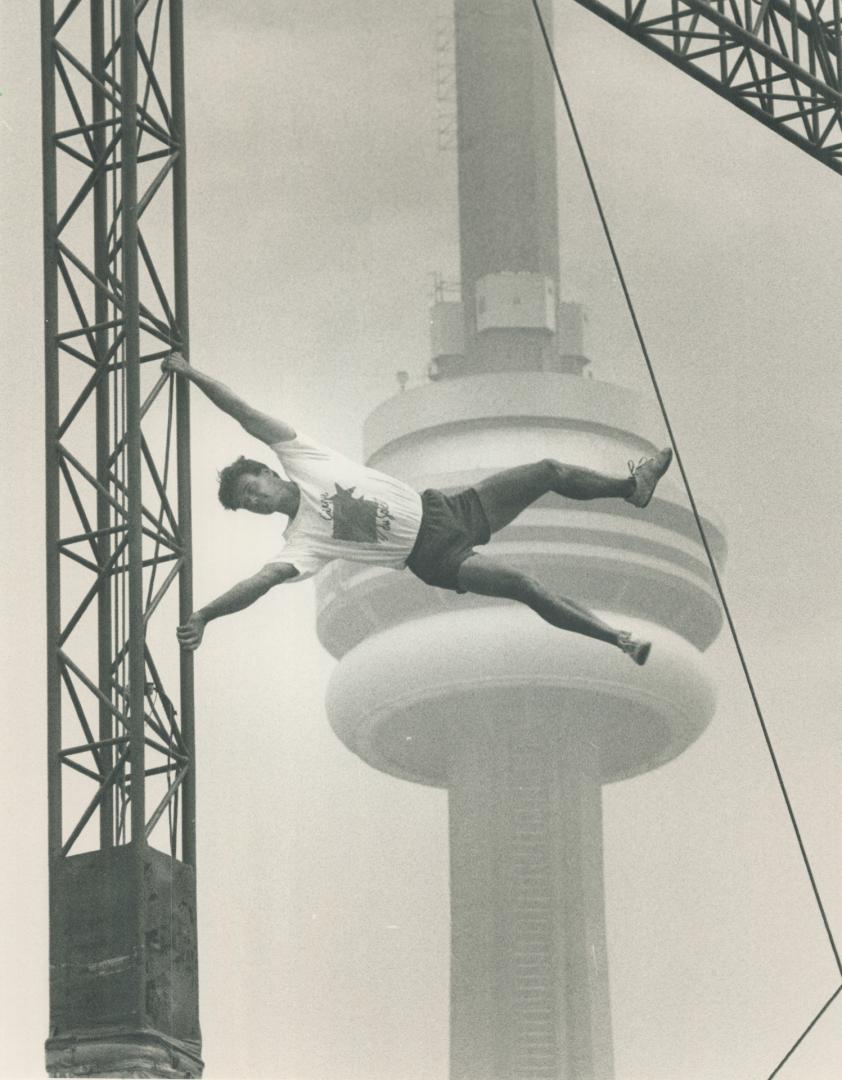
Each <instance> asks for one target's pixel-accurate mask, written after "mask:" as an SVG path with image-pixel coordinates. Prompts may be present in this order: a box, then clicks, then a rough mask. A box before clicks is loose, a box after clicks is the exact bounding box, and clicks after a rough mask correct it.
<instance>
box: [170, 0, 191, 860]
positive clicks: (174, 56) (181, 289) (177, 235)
mask: <svg viewBox="0 0 842 1080" xmlns="http://www.w3.org/2000/svg"><path fill="white" fill-rule="evenodd" d="M170 94H171V99H172V100H171V103H170V104H171V108H172V122H173V129H174V132H173V134H174V137H175V139H176V140H177V141H178V156H177V157H176V161H175V166H174V167H173V264H174V270H175V283H174V284H175V322H176V327H177V330H178V337H179V341H178V344H179V345H180V347H181V350H182V352H183V353H184V355H185V356H186V357H187V358H188V359H189V357H190V325H189V318H188V296H187V158H186V154H187V133H186V130H185V125H186V115H185V107H184V16H183V10H182V2H181V0H170ZM176 432H177V441H176V454H177V469H178V520H179V527H180V529H181V540H182V545H183V553H184V563H183V564H182V568H181V572H180V575H179V594H178V596H179V600H178V602H179V621H180V622H182V623H184V622H186V621H187V619H188V618H189V616H190V613H191V612H192V611H193V556H192V509H191V505H190V399H189V385H188V383H187V382H186V381H185V380H184V379H179V380H178V383H177V385H176ZM180 671H181V732H182V736H183V738H184V743H185V747H186V750H187V754H188V756H189V758H190V768H189V771H188V773H187V776H186V777H185V780H184V786H183V788H182V791H183V817H182V826H181V827H182V839H181V845H182V847H181V851H182V859H183V860H184V862H186V863H187V864H188V865H189V866H193V867H195V865H196V739H195V728H194V715H193V701H194V692H193V691H194V687H193V653H192V652H187V651H182V653H181V669H180Z"/></svg>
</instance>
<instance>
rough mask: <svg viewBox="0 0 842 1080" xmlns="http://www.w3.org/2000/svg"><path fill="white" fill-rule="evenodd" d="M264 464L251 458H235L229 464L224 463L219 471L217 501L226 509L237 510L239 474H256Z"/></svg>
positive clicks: (263, 467)
mask: <svg viewBox="0 0 842 1080" xmlns="http://www.w3.org/2000/svg"><path fill="white" fill-rule="evenodd" d="M265 468H266V466H265V465H264V464H263V462H261V461H255V460H254V459H253V458H247V457H243V456H242V455H241V456H240V457H238V458H237V460H236V461H235V462H233V463H232V464H231V465H226V466H225V468H224V469H221V470H220V472H219V501H220V502H221V503H222V505H223V506H224V507H225V509H226V510H237V509H239V504H238V503H237V501H236V498H237V481H238V480H239V479H240V477H241V476H256V475H257V474H258V473H261V472H263V470H264V469H265Z"/></svg>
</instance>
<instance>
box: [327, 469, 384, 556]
mask: <svg viewBox="0 0 842 1080" xmlns="http://www.w3.org/2000/svg"><path fill="white" fill-rule="evenodd" d="M335 486H336V494H335V495H331V497H330V502H332V503H333V538H334V540H351V541H355V542H356V543H358V544H371V543H376V542H377V540H378V536H377V503H376V502H375V501H374V500H373V499H366V498H365V496H363V495H360V496H358V497H357V498H355V497H354V492H355V491H356V488H355V487H351V488H343V487H340V485H339V484H336V485H335Z"/></svg>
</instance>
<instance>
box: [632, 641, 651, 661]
mask: <svg viewBox="0 0 842 1080" xmlns="http://www.w3.org/2000/svg"><path fill="white" fill-rule="evenodd" d="M651 652H652V642H651V641H647V642H646V643H645V645H643V647H642V648H641V650H640V652H639V653H638V654H637V655H636V656H635V657H634V662H635V663H636V664H637V665H638V666H639V667H643V665H644V664H645V663H646V661H647V660H648V659H649V653H651Z"/></svg>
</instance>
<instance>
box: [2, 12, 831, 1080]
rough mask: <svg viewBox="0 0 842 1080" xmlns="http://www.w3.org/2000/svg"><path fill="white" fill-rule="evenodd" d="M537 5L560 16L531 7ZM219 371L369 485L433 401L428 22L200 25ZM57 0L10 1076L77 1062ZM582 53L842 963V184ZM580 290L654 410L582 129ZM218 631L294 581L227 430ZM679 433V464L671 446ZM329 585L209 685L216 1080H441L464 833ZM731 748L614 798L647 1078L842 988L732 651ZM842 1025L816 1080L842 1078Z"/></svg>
mask: <svg viewBox="0 0 842 1080" xmlns="http://www.w3.org/2000/svg"><path fill="white" fill-rule="evenodd" d="M524 2H525V3H526V2H528V0H524ZM188 7H189V11H188V17H187V26H186V30H187V47H188V59H187V75H188V133H189V179H190V265H191V326H192V358H193V361H194V362H195V363H196V364H197V366H200V367H205V368H206V369H207V370H209V371H210V372H212V373H214V374H217V375H219V376H221V377H222V378H224V379H226V380H227V381H229V382H231V383H232V384H233V385H234V386H236V387H237V388H238V389H240V390H241V391H242V393H243V394H244V395H245V396H246V397H249V396H252V397H256V398H259V399H260V400H262V402H263V404H264V407H266V408H267V409H271V410H274V411H276V412H277V413H278V414H280V415H283V416H286V417H288V418H289V419H290V420H291V421H292V422H293V423H294V424H296V425H300V427H301V428H302V429H303V430H305V431H307V432H308V433H310V434H312V435H313V436H315V437H316V438H318V439H319V440H321V441H323V442H327V443H329V444H333V445H334V446H336V448H337V449H339V450H342V451H344V452H346V453H350V454H353V455H359V453H360V450H361V438H360V432H361V420H362V418H363V417H364V416H365V414H366V413H367V412H368V411H370V410H371V409H372V408H373V407H374V406H376V405H377V404H378V403H379V402H380V401H382V400H383V399H384V398H385V397H387V396H389V395H390V394H391V393H393V392H394V390H395V389H396V384H395V378H394V373H395V372H396V371H397V370H398V369H405V370H407V371H408V372H409V373H410V375H411V379H412V382H413V383H418V382H419V381H421V380H423V379H424V377H425V376H424V372H425V369H426V364H427V360H428V354H429V347H428V342H427V308H428V304H429V301H430V283H431V280H432V279H431V274H432V273H433V272H434V271H440V272H442V273H443V274H444V275H445V276H446V277H449V278H455V277H456V276H457V275H458V255H457V216H456V199H455V191H456V185H455V158H454V156H453V154H452V153H446V152H441V151H439V150H437V147H436V111H437V104H436V100H435V87H434V77H433V69H434V39H435V17H436V14H438V13H446V11H447V6H446V5H445V4H443V3H442V4H441V5H438V6H437V5H433V4H428V3H423V2H421V0H401V2H399V3H395V2H394V0H392V2H390V0H353V2H346V3H339V2H333V3H328V2H325V0H294V2H287V0H278V2H273V0H253V2H249V3H237V4H231V3H224V2H222V0H204V2H202V3H196V4H192V5H188ZM37 8H38V5H37V4H35V3H33V2H30V0H6V2H5V3H4V4H3V10H2V13H1V14H0V19H2V48H3V53H2V69H0V70H2V75H0V91H1V92H2V97H0V145H1V146H2V156H3V172H2V183H3V190H2V206H3V215H2V227H3V235H2V241H0V252H2V273H3V280H2V290H0V305H2V315H3V340H4V343H5V348H4V351H3V364H2V380H3V382H2V389H3V403H4V420H3V424H2V439H3V458H4V460H5V462H6V467H5V469H4V470H3V476H2V483H3V491H4V502H3V505H4V506H5V508H6V514H5V518H4V521H5V528H4V530H3V539H4V544H5V546H6V552H5V556H4V558H3V560H2V566H3V574H4V579H3V595H4V598H5V605H6V609H7V610H6V615H7V621H6V626H5V630H4V635H3V638H2V644H3V660H4V663H3V670H4V674H5V677H6V690H5V700H6V702H7V708H6V715H5V725H4V730H5V753H4V755H3V765H2V783H0V807H2V812H3V819H2V820H3V829H4V851H5V860H4V865H5V868H6V872H5V873H4V875H3V883H2V886H0V897H2V911H3V916H4V926H5V927H6V933H5V934H4V935H3V954H2V958H3V965H2V970H3V972H4V974H3V978H2V999H0V1046H1V1047H2V1050H0V1074H2V1076H4V1077H10V1078H14V1077H21V1078H22V1077H36V1076H40V1075H42V1074H43V1040H44V1039H45V1037H46V1035H47V1022H48V1000H47V989H48V982H47V974H48V973H47V907H46V899H47V896H46V850H45V848H46V754H45V731H46V720H45V693H44V649H43V641H44V619H43V612H44V596H43V580H42V568H43V561H44V560H43V497H42V491H43V478H42V462H43V436H42V424H43V419H42V416H43V380H42V342H41V320H42V308H41V304H42V295H41V235H40V126H39V123H40V121H39V40H38V37H39V31H38V11H37ZM556 11H557V15H556V39H557V49H558V56H559V60H560V63H561V65H562V69H563V73H564V74H565V77H566V81H567V84H568V90H569V93H570V96H571V98H572V102H573V108H574V111H575V113H576V115H577V119H578V121H579V124H580V127H581V132H582V136H583V138H584V140H585V142H586V145H587V148H588V152H589V154H590V157H591V164H592V168H593V171H594V174H595V176H596V178H597V182H598V184H599V186H600V189H601V192H602V196H603V200H604V204H605V209H606V212H607V214H608V216H609V218H610V221H611V224H612V228H613V232H614V236H615V241H616V244H617V247H618V249H619V252H620V255H621V259H622V261H623V265H624V268H625V271H626V276H627V279H628V282H629V285H630V288H631V290H632V292H633V295H634V299H635V302H636V304H637V308H638V313H639V317H640V320H641V323H642V325H643V328H644V332H645V334H646V337H647V341H648V345H649V349H650V353H651V356H652V359H653V362H654V364H655V368H656V371H657V373H658V376H659V379H660V382H661V387H662V390H663V393H664V396H665V398H666V401H667V405H668V408H669V410H670V416H671V419H672V422H673V426H674V430H675V432H676V436H677V440H678V445H679V448H680V450H681V453H682V456H683V458H684V461H685V465H686V467H687V470H688V473H689V476H690V480H691V483H692V484H693V487H694V491H695V494H696V495H697V497H698V498H699V499H700V500H701V501H702V502H705V503H708V504H710V505H711V506H712V507H713V508H714V509H715V511H716V512H717V513H718V514H719V516H721V517H722V518H723V520H724V522H725V524H726V528H727V532H728V538H729V545H730V554H729V559H728V566H727V572H726V576H725V582H726V589H727V593H728V597H729V602H730V604H731V608H732V612H733V615H734V618H735V621H736V624H737V628H738V631H739V633H740V638H741V642H742V644H743V648H744V651H745V655H746V658H747V660H748V663H749V665H750V668H751V671H752V675H753V678H754V680H755V685H756V688H757V692H758V695H759V698H760V701H761V703H762V705H763V708H764V711H765V715H766V719H767V722H768V726H769V731H770V734H771V737H772V740H773V742H774V745H775V748H776V750H777V752H778V755H779V759H780V764H781V767H782V770H783V774H784V777H785V780H786V783H787V786H788V789H789V791H790V794H791V798H792V801H793V805H794V808H795V812H796V814H797V817H798V821H799V825H800V828H801V832H802V836H803V839H804V843H805V845H806V848H807V850H808V853H809V855H810V858H811V860H812V863H813V867H814V872H815V875H816V880H817V883H818V886H819V889H820V890H821V893H822V897H823V900H824V903H825V907H826V910H827V913H828V917H829V919H830V922H831V926H832V928H833V930H834V933H835V935H836V936H837V938H842V873H840V868H839V867H840V841H839V829H838V822H839V820H840V812H842V798H840V793H839V790H840V784H839V781H840V774H841V773H840V769H841V767H842V755H841V754H840V741H839V712H840V710H839V703H840V677H839V670H840V664H839V659H840V657H839V644H840V629H839V627H840V622H841V621H842V581H840V574H839V570H838V556H837V549H838V542H839V541H838V538H839V535H840V527H841V526H842V511H840V500H839V494H838V493H839V489H840V481H842V469H840V451H839V446H840V435H842V432H840V421H839V413H840V405H842V394H840V377H839V356H840V341H842V300H841V299H840V295H841V293H840V285H841V284H842V224H840V210H841V209H842V178H840V177H839V176H838V175H836V174H834V173H832V172H831V171H830V170H828V169H826V168H824V167H823V166H821V165H820V164H818V163H817V162H815V161H813V160H812V159H811V158H809V157H807V155H805V154H803V153H801V152H800V151H798V150H797V149H796V148H794V147H793V146H790V145H789V144H787V143H786V142H784V140H782V139H780V138H778V137H776V136H775V135H773V134H772V133H771V132H769V131H767V130H766V129H765V128H763V127H761V126H760V125H759V124H756V123H755V122H754V121H752V120H751V119H749V118H748V117H745V116H743V115H742V114H740V113H738V112H737V111H736V110H735V109H733V107H731V106H729V105H728V104H727V103H726V102H723V101H721V100H720V99H718V98H717V97H715V96H714V95H713V94H711V93H710V92H709V91H707V90H705V89H704V88H703V87H701V86H698V85H697V84H695V83H692V82H691V81H690V80H688V79H687V78H686V77H684V76H682V75H681V74H680V73H679V72H677V71H676V70H674V69H673V68H671V67H670V66H669V65H667V64H665V63H664V62H662V61H660V60H659V59H657V58H656V57H654V56H652V55H650V54H649V53H647V52H646V51H645V50H644V49H642V48H641V47H640V46H638V45H636V44H635V43H633V42H631V41H629V40H627V39H625V38H624V37H623V36H622V35H621V34H620V33H619V32H617V31H616V30H614V29H612V28H611V27H608V26H607V25H603V24H602V23H601V22H600V21H599V20H598V19H596V18H595V17H594V16H592V15H590V14H589V13H587V12H585V11H584V10H581V9H579V8H578V7H577V6H576V5H575V4H574V3H572V2H568V0H561V2H559V3H557V5H556ZM559 154H560V162H561V164H560V170H559V173H560V199H561V222H562V240H561V243H562V252H561V258H562V295H563V297H564V298H565V299H575V300H579V301H582V302H584V303H585V304H586V306H587V308H588V312H589V322H588V329H587V342H586V345H587V351H588V353H589V355H590V356H591V358H592V361H593V365H592V366H593V371H594V375H595V377H597V378H603V379H608V380H613V381H617V382H621V383H624V384H625V385H628V386H632V387H635V388H637V389H639V390H640V391H641V392H644V393H648V392H650V391H649V389H648V386H647V382H646V374H645V369H644V367H643V364H642V361H641V358H640V356H639V351H638V349H637V346H636V343H635V340H634V337H633V334H632V331H631V328H630V326H629V322H628V318H627V316H626V315H625V313H624V310H623V306H622V299H621V295H620V290H619V287H618V285H617V282H616V280H615V278H614V275H613V271H612V269H611V266H610V262H609V258H608V253H607V251H606V247H605V244H604V241H603V240H602V238H601V235H600V233H599V230H598V226H597V222H596V219H595V215H594V212H593V209H592V207H591V206H590V203H589V199H588V196H587V194H586V192H585V187H584V182H583V177H582V172H581V168H580V166H579V164H578V162H577V161H576V160H574V158H573V155H572V150H571V146H570V141H569V136H568V133H567V130H566V126H565V123H564V122H563V121H562V120H560V121H559ZM193 428H194V465H195V479H194V516H195V566H196V594H197V599H198V601H199V602H202V601H204V600H205V599H207V598H209V597H210V596H212V595H215V594H216V593H218V592H220V591H221V590H222V589H223V588H225V587H227V586H228V585H229V584H230V583H231V582H233V581H234V580H237V579H238V578H239V577H242V576H244V575H245V574H247V573H250V572H252V571H253V570H254V569H256V568H257V567H258V566H260V565H261V564H262V563H263V562H264V561H265V560H266V558H267V557H268V556H269V555H271V554H273V553H274V552H275V550H276V548H277V542H276V536H275V534H276V532H277V526H276V525H274V523H273V522H271V521H269V522H266V521H258V520H256V519H253V518H247V516H246V515H243V514H238V515H233V514H227V515H226V514H225V513H224V512H223V511H222V510H221V508H220V507H219V506H218V504H217V503H216V497H215V471H216V469H217V468H218V467H219V466H220V465H222V464H225V463H226V462H227V461H228V460H229V459H231V458H232V457H234V456H236V455H237V454H238V453H241V452H257V454H258V455H259V452H260V448H259V446H257V445H256V444H255V445H250V444H249V442H248V440H247V439H244V438H243V437H241V435H240V434H239V432H238V430H237V429H236V427H235V426H234V425H233V424H232V423H231V422H230V421H228V420H226V419H225V418H224V417H221V416H220V415H219V414H216V413H215V412H214V411H213V410H212V409H211V407H210V406H208V405H207V404H206V403H205V402H204V401H201V400H199V399H198V397H197V398H196V400H195V403H194V409H193ZM658 435H659V433H657V432H655V433H651V437H653V438H655V439H656V441H657V440H658ZM312 616H313V597H312V586H311V585H309V584H302V585H300V586H295V587H287V588H286V589H281V590H276V591H275V592H274V593H273V594H271V595H270V596H269V597H268V598H267V599H265V600H264V601H262V602H261V603H260V604H258V605H256V606H255V607H254V608H252V609H250V610H249V611H248V612H245V613H242V614H240V615H238V616H235V617H232V618H231V619H226V620H223V621H221V622H218V623H214V624H213V625H212V626H211V627H210V628H209V630H208V632H207V635H206V642H205V644H204V645H203V646H202V649H201V651H200V652H199V654H198V656H197V718H198V800H199V801H198V833H199V854H198V857H199V863H198V866H199V933H200V977H201V1016H202V1027H203V1036H204V1057H205V1060H206V1062H207V1069H206V1075H207V1076H208V1077H209V1078H216V1080H219V1078H224V1077H230V1078H239V1077H242V1078H252V1077H254V1078H258V1077H260V1078H267V1080H268V1078H274V1080H443V1078H444V1077H446V1075H447V1016H448V949H449V937H448V908H447V905H448V899H447V895H448V894H447V873H448V868H447V846H446V839H447V830H446V799H445V796H444V794H443V793H442V792H438V791H433V790H430V789H426V788H421V787H417V786H414V785H411V784H408V783H404V782H402V781H399V780H396V779H393V778H391V777H388V776H384V775H381V774H379V773H377V772H375V771H374V770H372V769H371V768H369V767H368V766H366V765H364V764H363V763H362V762H360V761H359V760H358V759H357V758H355V757H354V756H353V755H351V754H350V753H349V751H347V750H346V749H345V747H344V746H342V745H341V744H340V743H339V741H338V740H337V739H336V737H335V736H334V735H333V733H332V732H331V730H330V728H329V726H328V724H327V721H326V719H325V715H324V708H323V691H324V685H325V682H326V679H327V677H328V675H329V672H330V669H331V666H332V663H333V662H332V661H331V660H330V658H329V657H327V656H326V654H325V653H324V652H323V651H322V650H321V648H320V647H319V645H318V643H317V641H316V638H315V633H314V629H313V617H312ZM709 657H710V663H711V665H712V668H713V669H714V670H715V672H716V675H717V679H718V682H719V687H720V702H719V707H718V710H717V715H716V717H715V719H714V721H713V723H712V725H711V727H710V729H709V730H708V731H707V732H706V734H705V735H704V736H703V737H702V739H701V740H700V741H699V742H698V743H697V744H696V745H695V746H693V747H692V748H691V749H690V750H689V751H687V752H686V753H685V754H684V755H683V756H682V757H681V758H679V759H678V760H676V761H675V762H673V763H671V764H669V765H667V766H665V767H663V768H662V769H660V770H658V771H656V772H654V773H650V774H647V775H646V776H643V777H640V778H638V779H635V780H632V781H629V782H626V783H623V784H621V785H615V786H613V787H610V788H608V789H606V791H605V804H606V886H607V915H608V936H609V957H610V963H611V990H612V1011H613V1026H614V1039H615V1057H616V1075H617V1080H765V1078H766V1077H767V1076H768V1075H769V1073H770V1072H771V1070H772V1069H773V1068H774V1067H775V1065H776V1064H777V1063H778V1061H779V1060H780V1059H781V1057H782V1056H783V1054H784V1053H785V1052H786V1051H787V1049H788V1048H789V1046H790V1045H791V1044H792V1043H793V1042H794V1041H795V1039H796V1038H797V1037H798V1036H799V1035H800V1034H801V1032H802V1031H803V1029H804V1028H805V1027H806V1025H807V1024H808V1023H809V1022H810V1020H811V1019H812V1017H813V1016H814V1015H815V1014H816V1012H817V1011H818V1009H819V1008H820V1007H821V1006H822V1005H823V1004H824V1002H825V1001H826V1000H827V999H828V997H829V996H830V995H831V993H832V992H833V991H834V990H835V988H836V987H837V986H838V985H839V982H840V975H839V972H838V971H837V970H836V968H835V964H834V961H833V957H832V954H831V951H830V948H829V946H828V943H827V938H826V936H825V933H824V930H823V928H822V926H821V922H820V919H819V916H818V914H817V911H816V909H815V905H814V903H813V900H812V896H811V893H810V890H809V886H808V883H807V880H806V876H805V873H804V870H803V867H802V864H801V862H800V858H799V856H798V852H797V848H796V845H795V841H794V838H793V835H792V830H791V827H790V825H789V823H788V820H787V819H786V814H785V810H784V806H783V802H782V799H781V796H780V793H779V790H778V788H777V785H776V782H775V778H774V774H773V771H772V767H771V764H770V761H769V757H768V753H767V751H766V748H765V746H764V744H763V741H762V737H761V733H760V729H759V724H758V721H757V718H756V716H755V714H754V712H753V709H752V707H751V703H750V700H749V697H748V693H747V691H746V689H745V685H744V682H743V681H742V676H741V674H740V672H739V669H738V665H737V662H736V659H735V655H734V649H733V646H732V645H731V644H730V643H729V641H728V640H726V638H725V635H723V637H722V638H721V640H720V642H719V643H718V644H717V645H716V646H714V648H713V649H712V650H711V652H710V654H709ZM841 1031H842V997H840V998H838V999H837V1000H836V1003H835V1005H834V1006H833V1007H832V1008H831V1009H830V1010H829V1011H828V1013H827V1014H826V1015H825V1017H824V1018H823V1020H821V1021H820V1022H819V1024H818V1025H817V1027H816V1029H815V1030H814V1031H813V1033H812V1034H811V1035H810V1036H809V1037H808V1039H807V1040H806V1042H805V1044H804V1045H803V1046H802V1047H801V1048H800V1049H799V1051H798V1052H797V1053H796V1055H794V1057H793V1058H792V1059H791V1061H790V1063H789V1064H788V1065H787V1066H786V1067H785V1068H784V1069H783V1070H782V1071H781V1072H780V1074H779V1076H780V1077H781V1078H782V1080H831V1078H835V1077H837V1076H839V1075H842V1034H840V1032H841Z"/></svg>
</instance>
